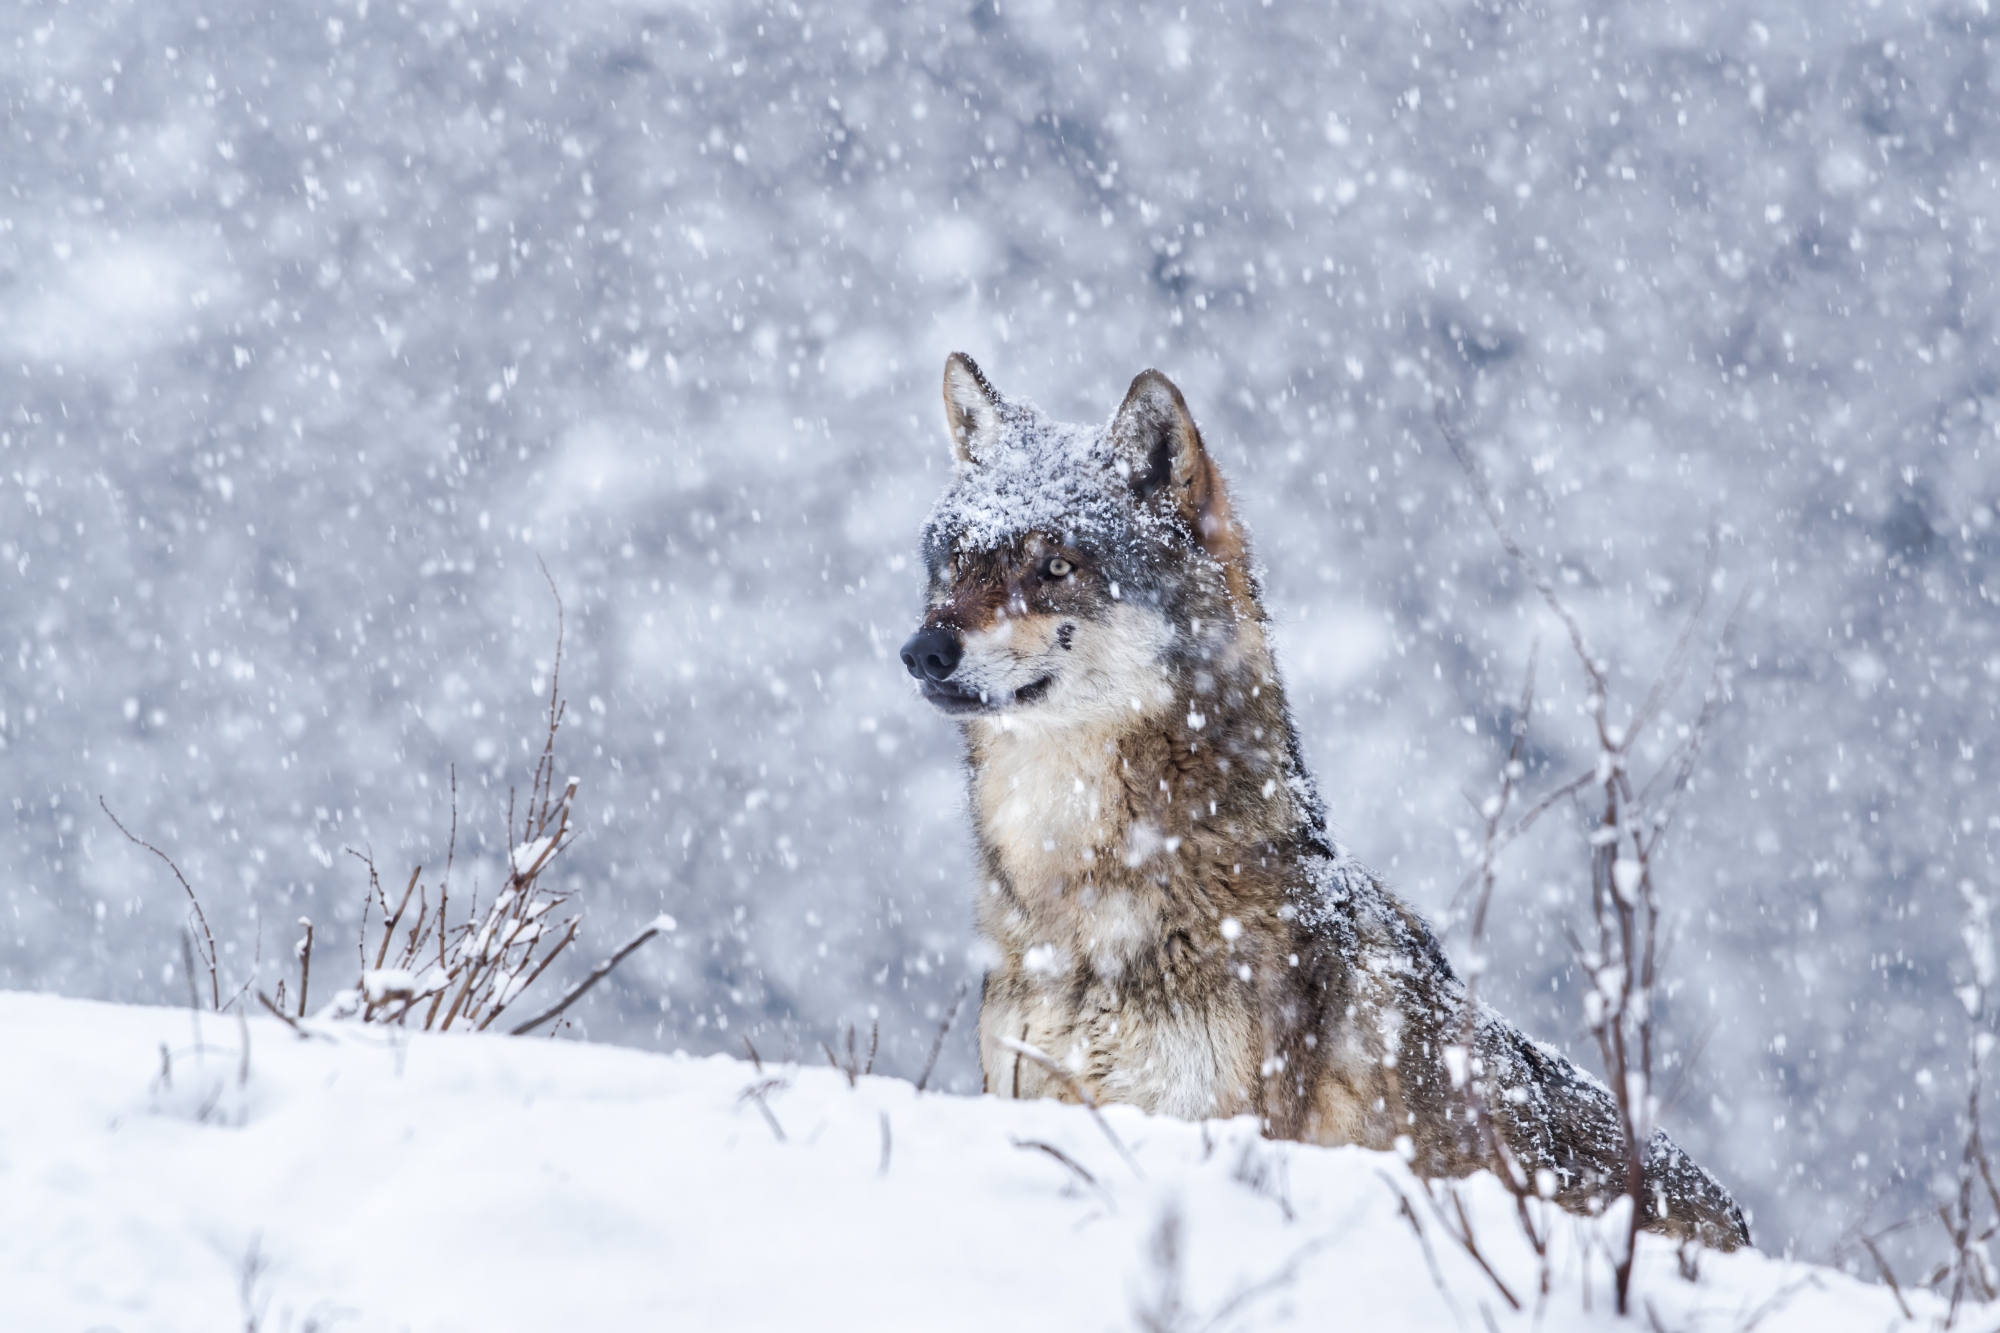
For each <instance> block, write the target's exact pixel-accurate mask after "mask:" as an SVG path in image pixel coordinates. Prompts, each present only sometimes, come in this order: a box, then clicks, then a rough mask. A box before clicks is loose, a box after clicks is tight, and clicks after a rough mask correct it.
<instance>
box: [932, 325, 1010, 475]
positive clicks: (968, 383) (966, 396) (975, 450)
mask: <svg viewBox="0 0 2000 1333" xmlns="http://www.w3.org/2000/svg"><path fill="white" fill-rule="evenodd" d="M944 424H945V430H946V432H947V433H949V434H950V436H951V452H952V455H953V456H954V457H955V458H957V459H958V461H959V462H961V463H969V464H976V463H978V462H979V461H980V460H981V459H983V458H985V457H986V455H987V447H988V446H989V445H991V444H992V443H993V441H994V440H995V439H996V438H998V436H999V434H1000V395H999V394H998V393H996V392H994V389H993V386H992V385H991V384H988V383H987V382H986V376H984V375H982V374H980V373H979V367H978V366H977V365H975V364H974V363H973V360H972V358H971V357H969V356H967V355H966V354H965V353H963V352H953V353H952V354H951V355H950V356H948V357H946V358H945V361H944Z"/></svg>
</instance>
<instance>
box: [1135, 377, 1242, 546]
mask: <svg viewBox="0 0 2000 1333" xmlns="http://www.w3.org/2000/svg"><path fill="white" fill-rule="evenodd" d="M1111 444H1112V450H1113V453H1114V455H1115V457H1116V458H1117V460H1118V470H1119V471H1120V472H1121V473H1122V474H1123V475H1124V476H1125V477H1126V479H1127V480H1128V481H1130V483H1131V485H1132V493H1133V494H1134V495H1136V496H1138V497H1139V499H1141V500H1153V501H1156V502H1157V503H1160V504H1163V505H1165V506H1167V507H1169V508H1172V509H1175V510H1178V511H1179V512H1180V515H1181V517H1182V518H1184V519H1185V520H1186V521H1187V525H1188V527H1189V528H1190V529H1191V530H1193V532H1194V534H1195V536H1196V537H1197V538H1199V539H1200V541H1201V544H1202V546H1203V547H1205V548H1206V549H1207V550H1208V553H1209V554H1210V555H1212V556H1214V557H1215V558H1216V559H1218V560H1220V561H1222V562H1224V563H1225V564H1227V563H1229V562H1230V561H1232V560H1235V559H1237V558H1239V557H1240V556H1241V555H1242V554H1243V543H1242V538H1241V536H1240V535H1239V534H1238V533H1237V530H1236V522H1235V518H1234V516H1233V515H1232V514H1231V513H1230V510H1229V497H1228V494H1227V493H1226V492H1225V491H1224V489H1223V485H1222V474H1221V473H1220V472H1218V471H1216V468H1215V463H1214V461H1213V460H1212V459H1210V458H1209V456H1208V450H1207V449H1205V448H1204V447H1203V446H1202V442H1201V432H1200V431H1199V430H1197V429H1196V428H1195V424H1194V417H1193V416H1192V415H1190V414H1189V412H1188V408H1187V400H1186V399H1185V398H1182V397H1181V391H1180V390H1179V389H1177V388H1175V387H1174V382H1173V381H1172V380H1170V379H1168V378H1167V377H1166V376H1165V375H1162V374H1161V373H1160V372H1159V371H1157V370H1145V371H1141V372H1140V373H1139V377H1138V378H1137V379H1135V380H1133V381H1132V387H1131V388H1130V389H1128V390H1126V392H1125V401H1124V403H1122V404H1121V405H1120V406H1119V408H1118V415H1117V416H1116V417H1114V418H1112V422H1111Z"/></svg>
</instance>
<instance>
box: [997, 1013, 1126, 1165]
mask: <svg viewBox="0 0 2000 1333" xmlns="http://www.w3.org/2000/svg"><path fill="white" fill-rule="evenodd" d="M1000 1044H1001V1045H1002V1046H1005V1047H1006V1048H1007V1049H1008V1050H1010V1051H1012V1052H1014V1054H1016V1055H1018V1056H1021V1057H1023V1058H1025V1059H1028V1060H1032V1061H1033V1062H1034V1063H1036V1064H1038V1065H1040V1066H1041V1067H1042V1068H1043V1069H1045V1070H1047V1071H1048V1072H1049V1073H1051V1074H1053V1075H1055V1076H1056V1078H1058V1079H1059V1080H1061V1082H1062V1084H1063V1086H1064V1087H1066V1088H1068V1089H1069V1091H1070V1095H1071V1096H1073V1097H1075V1098H1076V1099H1077V1101H1079V1102H1081V1103H1083V1107H1084V1109H1085V1110H1087V1111H1089V1112H1090V1114H1091V1117H1092V1118H1093V1119H1095V1120H1096V1121H1097V1127H1098V1128H1099V1129H1101V1130H1103V1131H1104V1137H1105V1138H1107V1139H1110V1140H1111V1146H1112V1147H1114V1148H1116V1149H1117V1150H1118V1155H1119V1156H1120V1157H1123V1158H1124V1159H1125V1165H1127V1166H1129V1167H1131V1168H1132V1174H1133V1175H1135V1176H1137V1177H1139V1179H1141V1180H1144V1179H1145V1178H1146V1173H1145V1172H1144V1171H1141V1170H1140V1169H1139V1162H1138V1159H1137V1158H1135V1157H1133V1156H1132V1153H1131V1151H1130V1150H1129V1149H1128V1148H1126V1146H1125V1141H1124V1140H1123V1139H1121V1138H1119V1137H1118V1134H1117V1132H1116V1131H1115V1130H1113V1129H1112V1128H1111V1122H1110V1121H1108V1120H1106V1119H1105V1118H1104V1111H1103V1109H1102V1108H1100V1107H1099V1106H1098V1104H1097V1099H1096V1098H1095V1097H1093V1096H1091V1095H1090V1089H1088V1088H1086V1087H1084V1086H1083V1084H1081V1083H1079V1082H1077V1081H1076V1075H1074V1074H1072V1073H1070V1072H1069V1070H1067V1069H1064V1068H1063V1067H1062V1065H1061V1063H1060V1062H1058V1061H1057V1060H1056V1059H1055V1058H1054V1057H1052V1056H1050V1055H1049V1054H1048V1053H1047V1052H1046V1051H1043V1050H1041V1049H1040V1048H1038V1047H1034V1046H1030V1045H1028V1043H1027V1042H1025V1041H1015V1040H1014V1039H1013V1038H1012V1037H1002V1038H1001V1039H1000Z"/></svg>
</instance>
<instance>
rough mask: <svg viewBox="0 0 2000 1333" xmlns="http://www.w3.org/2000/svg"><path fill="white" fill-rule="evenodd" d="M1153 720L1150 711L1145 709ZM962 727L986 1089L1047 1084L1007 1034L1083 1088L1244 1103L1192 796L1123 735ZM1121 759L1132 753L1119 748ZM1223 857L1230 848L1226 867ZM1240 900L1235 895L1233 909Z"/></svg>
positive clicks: (1249, 1075)
mask: <svg viewBox="0 0 2000 1333" xmlns="http://www.w3.org/2000/svg"><path fill="white" fill-rule="evenodd" d="M1155 725H1156V726H1157V723H1155ZM983 730H984V732H985V734H984V735H983V736H980V737H977V738H975V739H974V741H973V745H974V767H973V783H972V797H973V803H974V806H975V813H976V818H977V821H978V826H979V832H980V843H981V850H982V853H983V856H984V859H985V861H986V872H987V885H986V891H985V892H984V893H983V894H982V895H981V903H980V918H981V925H982V927H983V929H984V931H985V933H986V935H987V936H988V937H989V939H991V940H992V942H993V943H994V945H995V946H996V947H997V948H998V950H999V953H1000V956H1001V963H1000V966H999V967H997V968H996V969H995V970H994V974H993V976H992V977H990V978H989V980H988V982H987V995H986V1002H985V1005H984V1007H983V1010H982V1017H981V1045H982V1055H983V1057H984V1058H983V1060H982V1064H983V1065H984V1066H985V1068H986V1069H987V1071H988V1080H989V1084H990V1083H991V1081H992V1079H993V1077H994V1076H995V1074H996V1072H999V1071H1004V1073H1003V1074H1002V1082H1003V1084H1004V1086H999V1087H991V1088H990V1090H991V1091H993V1092H996V1093H999V1094H1000V1095H1003V1096H1007V1095H1020V1096H1036V1095H1044V1094H1046V1093H1051V1092H1055V1091H1056V1088H1055V1086H1053V1084H1054V1081H1053V1080H1052V1079H1051V1077H1050V1076H1049V1075H1048V1074H1047V1073H1046V1072H1045V1071H1043V1070H1041V1069H1039V1068H1038V1067H1037V1066H1035V1065H1034V1064H1033V1063H1032V1062H1029V1063H1026V1064H1025V1065H1023V1064H1022V1062H1021V1061H1020V1060H1019V1059H1018V1058H1017V1057H1016V1056H1014V1055H1012V1054H1010V1053H1009V1052H1007V1051H1006V1049H1005V1048H1004V1047H1003V1046H1002V1045H1001V1043H1002V1041H1003V1040H1013V1041H1024V1042H1026V1043H1028V1044H1030V1045H1033V1046H1036V1047H1038V1048H1040V1049H1042V1050H1044V1051H1046V1052H1048V1053H1049V1054H1050V1055H1052V1056H1054V1057H1055V1058H1056V1059H1058V1060H1061V1061H1062V1062H1063V1063H1064V1064H1065V1065H1066V1066H1067V1067H1068V1068H1069V1069H1070V1070H1071V1072H1072V1073H1073V1074H1075V1075H1076V1076H1077V1077H1078V1078H1079V1079H1080V1080H1082V1081H1083V1082H1084V1083H1085V1084H1086V1085H1087V1086H1091V1087H1093V1088H1094V1089H1095V1090H1096V1091H1097V1092H1098V1093H1099V1094H1101V1095H1103V1096H1105V1097H1107V1098H1109V1099H1113V1100H1118V1101H1127V1102H1132V1103H1135V1104H1137V1105H1140V1106H1143V1107H1145V1108H1147V1109H1148V1110H1152V1111H1159V1112H1165V1113H1168V1114H1173V1115H1180V1116H1188V1117H1205V1116H1218V1115H1223V1116H1226V1115H1234V1114H1238V1113H1240V1112H1243V1111H1246V1110H1250V1109H1253V1106H1254V1104H1255V1087H1256V1084H1257V1073H1258V1071H1257V1068H1256V1058H1255V1053H1256V1052H1257V1051H1258V1050H1259V1049H1260V1047H1261V1042H1260V1041H1259V1040H1258V1037H1257V1034H1256V1031H1255V1021H1254V1015H1253V1012H1252V1009H1253V1006H1252V1002H1251V999H1250V996H1249V991H1248V986H1247V984H1246V978H1245V977H1243V976H1241V975H1239V974H1238V969H1240V968H1241V967H1242V964H1241V963H1232V961H1231V958H1230V952H1231V951H1230V949H1229V947H1228V946H1229V943H1230V941H1229V940H1228V938H1227V937H1226V936H1227V933H1228V932H1231V931H1240V929H1241V927H1240V923H1237V922H1236V921H1235V919H1234V918H1230V919H1229V920H1230V924H1229V925H1225V924H1224V920H1225V916H1226V915H1227V913H1228V912H1229V911H1231V910H1232V907H1231V903H1232V900H1233V899H1234V898H1235V897H1236V894H1235V893H1234V892H1233V891H1232V886H1230V885H1229V884H1227V883H1226V882H1224V880H1225V877H1224V873H1223V872H1224V867H1223V866H1222V865H1220V864H1218V862H1217V860H1216V858H1215V857H1214V856H1212V855H1211V856H1204V855H1202V854H1201V853H1202V849H1203V848H1204V847H1209V849H1210V850H1213V846H1212V845H1213V844H1214V843H1215V835H1216V831H1215V830H1213V829H1211V830H1208V831H1207V832H1206V834H1205V833H1204V831H1203V830H1202V829H1201V827H1200V825H1201V824H1202V822H1203V821H1202V819H1201V818H1200V817H1199V816H1200V815H1201V814H1203V813H1204V812H1206V811H1207V809H1208V808H1209V806H1208V804H1207V803H1206V799H1205V797H1204V796H1203V795H1202V793H1201V792H1199V791H1197V790H1194V789H1193V788H1192V787H1191V786H1190V785H1189V784H1187V783H1185V782H1183V783H1181V784H1179V786H1180V788H1181V789H1180V790H1179V791H1176V790H1174V788H1175V786H1176V783H1175V782H1174V781H1173V779H1172V778H1171V777H1165V776H1163V774H1162V773H1161V772H1160V770H1159V767H1158V766H1157V763H1155V762H1148V760H1151V759H1156V758H1157V756H1154V755H1148V754H1143V753H1141V754H1136V755H1135V754H1134V750H1135V748H1139V749H1143V748H1145V747H1139V746H1135V745H1134V741H1135V739H1136V738H1137V736H1136V733H1135V732H1133V731H1131V730H1128V729H1124V728H1112V727H1093V728H1064V729H1061V730H1055V729H1049V730H1043V729H1039V728H1033V727H1022V726H1015V727H1011V728H1006V729H1003V728H1000V727H992V728H985V729H983ZM1135 760H1136V761H1137V762H1135ZM1230 864H1231V865H1234V864H1235V863H1234V862H1231V863H1230ZM1237 910H1240V909H1237Z"/></svg>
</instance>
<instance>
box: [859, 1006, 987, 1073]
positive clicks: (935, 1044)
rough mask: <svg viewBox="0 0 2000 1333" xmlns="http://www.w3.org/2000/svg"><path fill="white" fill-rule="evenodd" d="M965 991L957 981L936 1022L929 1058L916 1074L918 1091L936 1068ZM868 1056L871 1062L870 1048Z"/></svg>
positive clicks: (871, 1052) (872, 1056)
mask: <svg viewBox="0 0 2000 1333" xmlns="http://www.w3.org/2000/svg"><path fill="white" fill-rule="evenodd" d="M965 991H966V983H965V982H963V981H961V982H959V983H958V993H957V994H956V995H953V996H952V997H951V1008H949V1009H947V1010H945V1011H944V1022H942V1023H940V1024H938V1030H937V1037H936V1039H935V1040H933V1041H932V1042H931V1058H930V1059H928V1060H926V1061H924V1072H923V1073H921V1074H919V1075H918V1076H917V1091H918V1092H922V1091H923V1090H924V1085H925V1084H926V1083H929V1082H930V1081H931V1071H932V1070H933V1069H936V1068H937V1062H938V1053H939V1052H940V1051H942V1050H944V1038H945V1034H946V1033H947V1032H950V1031H951V1021H952V1020H953V1019H954V1018H957V1017H958V1006H959V1005H961V1004H963V1003H964V1002H965ZM869 1058H870V1060H871V1062H872V1060H873V1058H874V1054H873V1049H872V1048H871V1049H870V1056H869Z"/></svg>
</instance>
